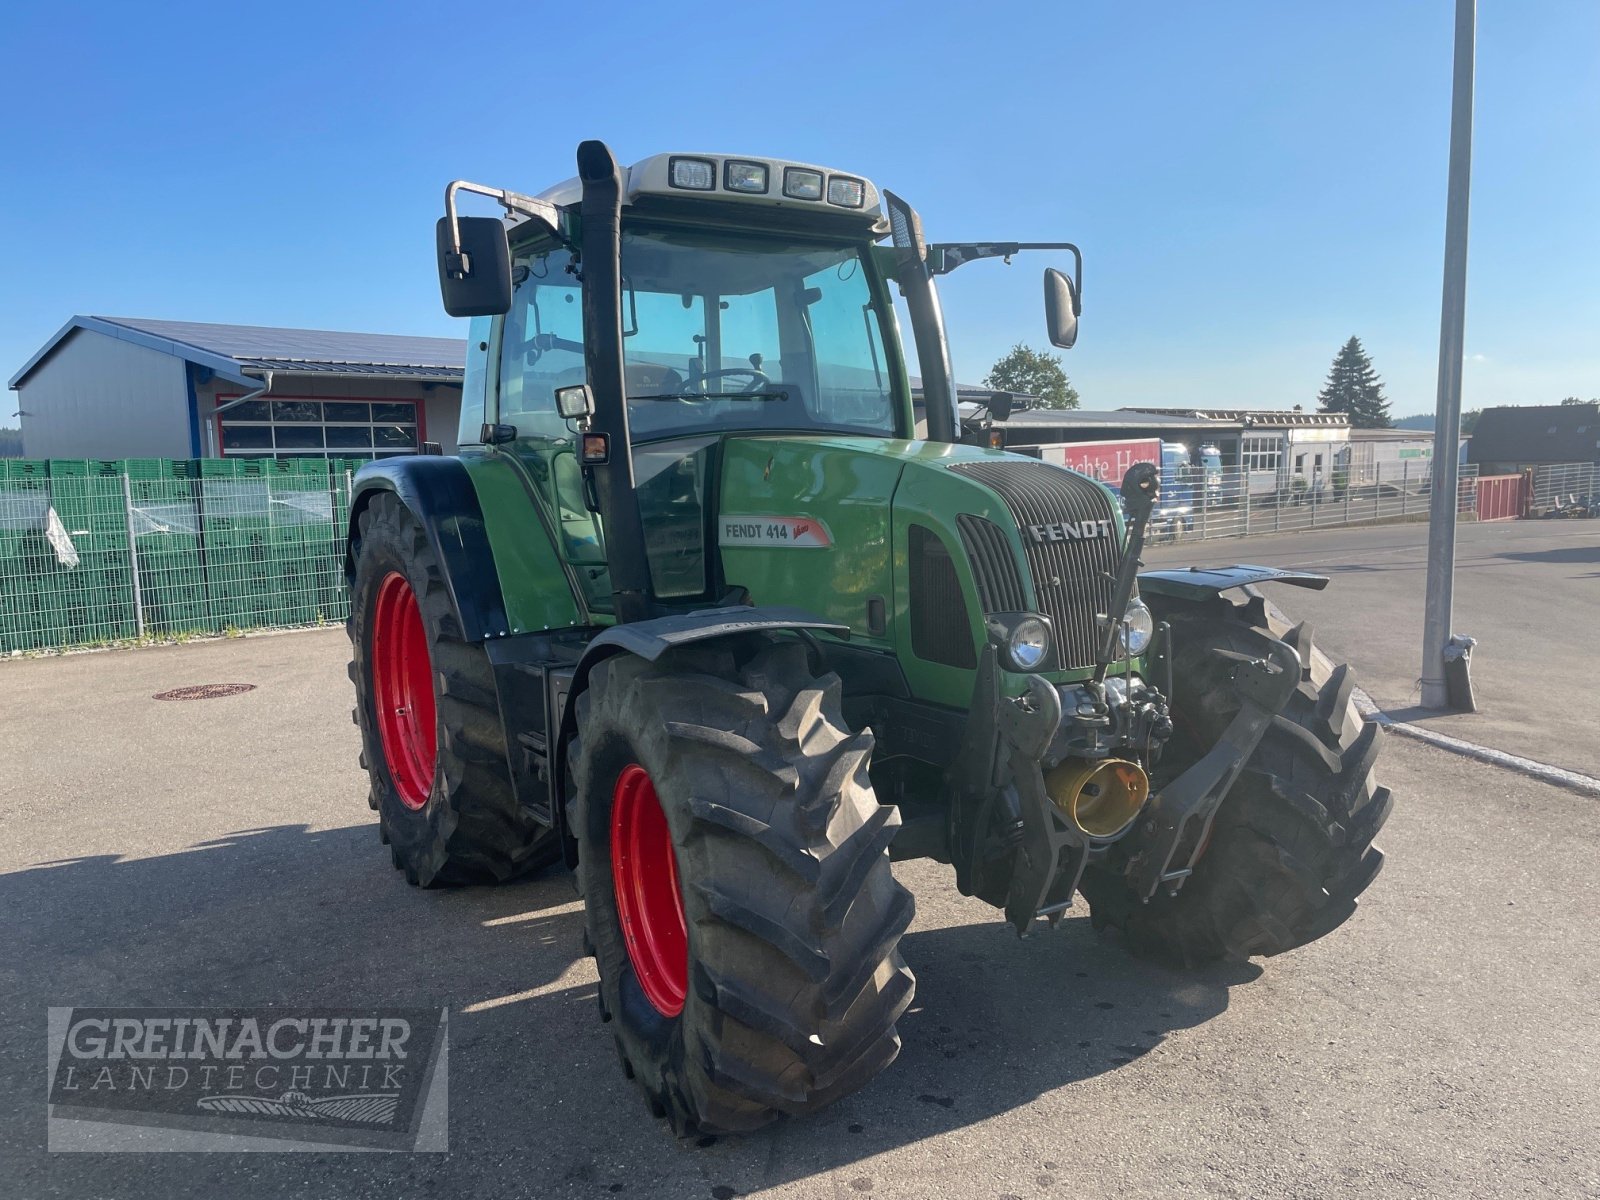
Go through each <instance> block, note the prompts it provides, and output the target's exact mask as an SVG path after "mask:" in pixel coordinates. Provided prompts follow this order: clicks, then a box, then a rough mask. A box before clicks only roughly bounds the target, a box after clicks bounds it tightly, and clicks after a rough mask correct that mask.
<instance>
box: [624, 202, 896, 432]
mask: <svg viewBox="0 0 1600 1200" xmlns="http://www.w3.org/2000/svg"><path fill="white" fill-rule="evenodd" d="M622 277H623V278H622V282H623V314H622V317H623V355H624V362H625V365H626V377H627V388H628V401H629V404H628V418H629V421H630V423H631V426H632V429H633V434H634V436H635V437H636V438H640V439H655V438H660V437H663V436H676V435H678V434H682V433H690V432H698V431H704V430H725V429H729V428H734V429H774V430H777V429H800V430H812V429H825V430H837V431H840V432H845V433H853V434H863V433H866V434H881V435H884V436H893V435H894V434H895V433H896V420H895V404H894V397H893V391H892V390H891V386H890V382H889V380H890V376H889V366H888V362H887V360H886V358H885V356H884V349H883V319H882V314H881V313H880V312H879V311H878V305H877V304H876V303H875V298H874V295H873V290H872V287H871V286H870V283H869V277H868V266H867V264H866V262H865V261H864V255H863V252H862V250H861V249H860V248H859V247H855V246H847V247H838V246H818V245H815V244H813V243H806V242H790V241H787V240H784V239H781V238H775V237H770V236H739V235H730V234H728V233H727V232H719V233H716V234H709V233H697V232H677V231H672V232H669V231H665V230H641V229H633V230H627V231H625V232H624V233H623V238H622Z"/></svg>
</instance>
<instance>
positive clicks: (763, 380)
mask: <svg viewBox="0 0 1600 1200" xmlns="http://www.w3.org/2000/svg"><path fill="white" fill-rule="evenodd" d="M729 375H745V376H748V377H749V379H750V382H749V384H748V385H747V386H745V387H744V388H742V389H741V391H743V392H759V391H760V390H761V389H762V388H764V387H766V386H768V385H769V384H771V383H772V380H771V378H769V377H768V375H767V373H766V372H765V371H763V370H762V369H761V368H760V367H726V368H724V369H722V370H720V371H700V372H697V373H696V379H695V380H689V381H686V382H685V383H684V385H683V386H682V387H681V388H679V389H678V390H679V391H680V392H682V393H686V394H687V393H690V392H692V391H694V390H695V389H694V388H691V387H690V386H689V384H690V383H691V382H694V383H698V384H699V385H704V384H705V382H706V381H707V380H708V379H725V378H727V377H728V376H729ZM731 394H733V395H738V394H739V393H738V392H734V393H731Z"/></svg>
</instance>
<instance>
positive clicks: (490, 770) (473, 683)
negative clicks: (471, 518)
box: [346, 493, 561, 887]
mask: <svg viewBox="0 0 1600 1200" xmlns="http://www.w3.org/2000/svg"><path fill="white" fill-rule="evenodd" d="M356 527H357V537H356V541H355V545H354V547H353V550H354V554H355V568H356V570H355V583H354V585H353V586H352V588H351V592H350V619H349V621H348V622H347V623H346V629H347V631H348V632H349V634H350V642H351V649H352V652H353V656H354V657H353V658H352V660H351V663H350V679H351V681H352V682H353V683H354V684H355V688H356V706H355V709H354V710H353V711H352V713H351V719H352V720H354V721H355V723H356V725H357V726H358V727H359V728H360V730H361V765H362V766H363V767H364V768H366V771H367V775H368V779H369V781H370V786H369V790H368V796H367V803H368V804H369V805H370V806H371V807H372V808H374V809H376V810H377V812H378V832H379V836H380V838H381V839H382V840H383V841H384V842H385V843H386V844H387V845H388V846H389V853H390V860H391V861H392V862H393V863H394V865H395V867H397V868H398V869H400V870H402V871H404V872H405V876H406V879H407V880H408V881H409V882H411V883H414V884H418V885H420V886H422V887H430V886H434V885H439V884H462V883H498V882H503V881H505V880H508V879H513V878H516V877H517V876H520V875H524V874H526V873H528V872H530V871H534V870H536V869H538V868H539V867H542V866H544V865H546V864H548V863H550V862H553V861H554V860H556V859H557V858H559V857H560V855H561V844H560V838H559V837H558V836H557V834H556V833H555V832H554V831H552V830H551V829H550V828H549V827H548V826H545V825H542V824H540V823H539V822H538V821H536V820H534V819H533V817H532V816H531V815H529V814H528V813H527V812H526V810H524V809H522V808H521V807H520V806H519V805H518V803H517V796H516V790H515V788H514V786H513V785H512V781H511V770H510V765H509V762H508V759H507V757H506V734H505V731H504V730H503V729H502V728H501V725H500V710H499V704H498V702H497V700H496V692H495V683H494V672H493V668H492V667H490V665H489V658H488V655H486V654H485V653H484V651H483V648H482V647H481V646H479V645H477V644H476V643H470V642H467V641H465V640H463V638H462V636H461V626H460V622H459V621H458V620H457V618H456V615H455V611H454V609H453V607H452V606H451V603H450V593H449V590H448V588H447V587H446V585H445V581H444V575H443V573H442V572H441V571H440V569H439V562H438V559H437V558H436V557H435V555H434V552H433V547H432V546H431V545H430V544H429V542H428V536H427V533H426V531H425V530H424V529H423V527H422V524H421V523H420V522H419V521H418V520H417V519H416V517H415V516H413V515H412V513H411V511H410V510H409V509H407V508H406V507H405V505H404V504H402V503H401V502H400V500H399V498H398V497H396V496H394V495H391V494H389V493H383V494H380V495H378V496H375V497H374V498H373V500H372V503H371V504H369V505H368V506H367V507H366V509H365V510H363V511H362V513H361V515H360V517H359V518H357V526H356ZM408 603H409V604H414V606H415V609H414V612H415V616H414V618H412V619H413V620H416V621H419V622H420V624H419V625H415V626H412V627H411V628H412V635H411V636H410V637H409V638H408V637H407V636H405V629H406V623H407V622H406V617H407V615H408V613H409V611H410V610H407V609H406V605H407V604H408ZM396 614H399V615H398V616H397V615H396ZM397 635H398V647H399V650H398V652H396V646H397ZM419 657H420V658H421V659H422V660H423V661H421V662H419V661H418V659H419ZM397 676H398V677H399V678H400V683H399V684H398V685H397V683H396V678H397ZM408 677H409V678H410V679H411V680H412V681H414V683H415V688H414V689H413V695H414V698H415V699H416V700H418V701H421V702H422V704H421V705H419V706H418V707H425V706H426V703H427V701H429V700H431V704H432V709H433V718H434V719H433V721H432V722H431V728H432V733H433V737H432V740H431V741H432V744H431V745H430V744H429V738H428V736H427V735H428V732H429V730H428V728H427V727H426V725H424V726H421V727H419V725H418V723H417V722H416V721H415V720H412V721H411V722H410V723H409V724H407V722H406V721H405V720H404V719H403V718H402V719H400V720H398V721H397V720H396V718H395V717H394V715H393V711H394V707H395V704H394V700H395V698H396V697H397V696H398V697H400V698H401V699H404V697H405V695H406V688H405V680H406V678H408ZM385 697H387V698H388V699H389V701H390V703H389V704H387V705H386V704H385V703H384V702H383V698H385ZM401 707H404V706H403V705H401ZM385 708H388V709H389V711H388V712H385V711H384V710H385ZM386 739H387V741H386Z"/></svg>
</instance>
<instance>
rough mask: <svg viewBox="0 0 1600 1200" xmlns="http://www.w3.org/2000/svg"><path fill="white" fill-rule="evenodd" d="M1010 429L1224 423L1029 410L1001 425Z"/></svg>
mask: <svg viewBox="0 0 1600 1200" xmlns="http://www.w3.org/2000/svg"><path fill="white" fill-rule="evenodd" d="M999 424H1003V425H1005V426H1006V427H1007V428H1013V429H1015V428H1026V427H1028V426H1035V427H1037V426H1047V427H1050V428H1060V429H1074V428H1085V429H1104V428H1116V429H1149V430H1151V431H1153V432H1160V431H1163V430H1166V431H1171V430H1177V429H1185V430H1189V429H1202V430H1212V431H1215V430H1216V428H1217V426H1218V425H1222V424H1226V422H1221V421H1211V420H1206V419H1203V418H1200V417H1194V416H1187V415H1185V414H1182V413H1176V412H1164V413H1156V412H1151V411H1149V410H1146V409H1133V408H1117V409H1099V410H1096V409H1092V408H1030V409H1025V410H1024V411H1022V412H1015V413H1012V414H1011V417H1010V419H1009V420H1006V421H1002V422H999Z"/></svg>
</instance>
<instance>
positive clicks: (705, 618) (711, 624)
mask: <svg viewBox="0 0 1600 1200" xmlns="http://www.w3.org/2000/svg"><path fill="white" fill-rule="evenodd" d="M782 630H816V631H817V632H819V633H831V634H834V635H835V636H837V637H843V638H847V637H849V636H850V627H849V626H847V625H841V624H839V623H838V622H837V621H829V620H825V619H824V618H822V617H819V616H817V615H816V614H814V613H809V612H807V611H806V610H805V609H803V608H789V607H785V606H780V605H769V606H765V607H759V608H758V607H752V606H749V605H742V606H736V607H731V608H704V609H699V610H697V611H695V612H690V613H681V614H675V615H673V616H670V617H656V618H654V619H652V620H648V621H629V622H627V623H625V624H622V625H613V626H611V628H609V629H607V630H606V631H605V632H604V633H602V634H600V636H599V637H597V638H595V639H594V640H593V641H592V642H590V643H589V644H588V646H586V647H585V648H584V651H583V657H582V658H580V659H579V660H578V666H577V669H576V670H575V671H574V672H573V676H572V684H571V687H570V688H569V690H568V692H567V697H566V702H565V703H564V704H563V705H562V712H561V726H560V729H559V731H558V733H557V735H556V742H555V746H554V753H552V754H551V756H550V759H551V764H552V766H553V767H554V776H555V792H554V799H555V801H556V803H555V805H554V807H555V808H556V810H557V811H560V812H562V821H563V822H565V819H566V818H565V813H564V811H563V810H564V809H565V807H566V795H567V743H569V742H570V741H571V740H572V735H573V733H574V732H575V731H576V729H577V724H578V697H579V696H580V695H582V694H583V692H584V690H585V689H586V688H588V686H589V675H590V673H591V672H592V671H593V670H594V668H595V665H596V664H597V663H600V662H602V661H603V660H605V659H607V658H610V657H611V656H612V655H615V654H636V655H638V656H639V657H640V658H643V659H646V660H648V661H649V662H655V660H656V659H658V658H660V657H661V656H662V655H663V654H665V653H666V652H667V651H668V650H673V649H676V648H677V647H679V646H688V645H692V644H694V643H696V642H710V641H715V640H716V639H718V638H726V637H737V636H739V635H740V634H745V633H762V632H771V633H776V632H779V631H782Z"/></svg>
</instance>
